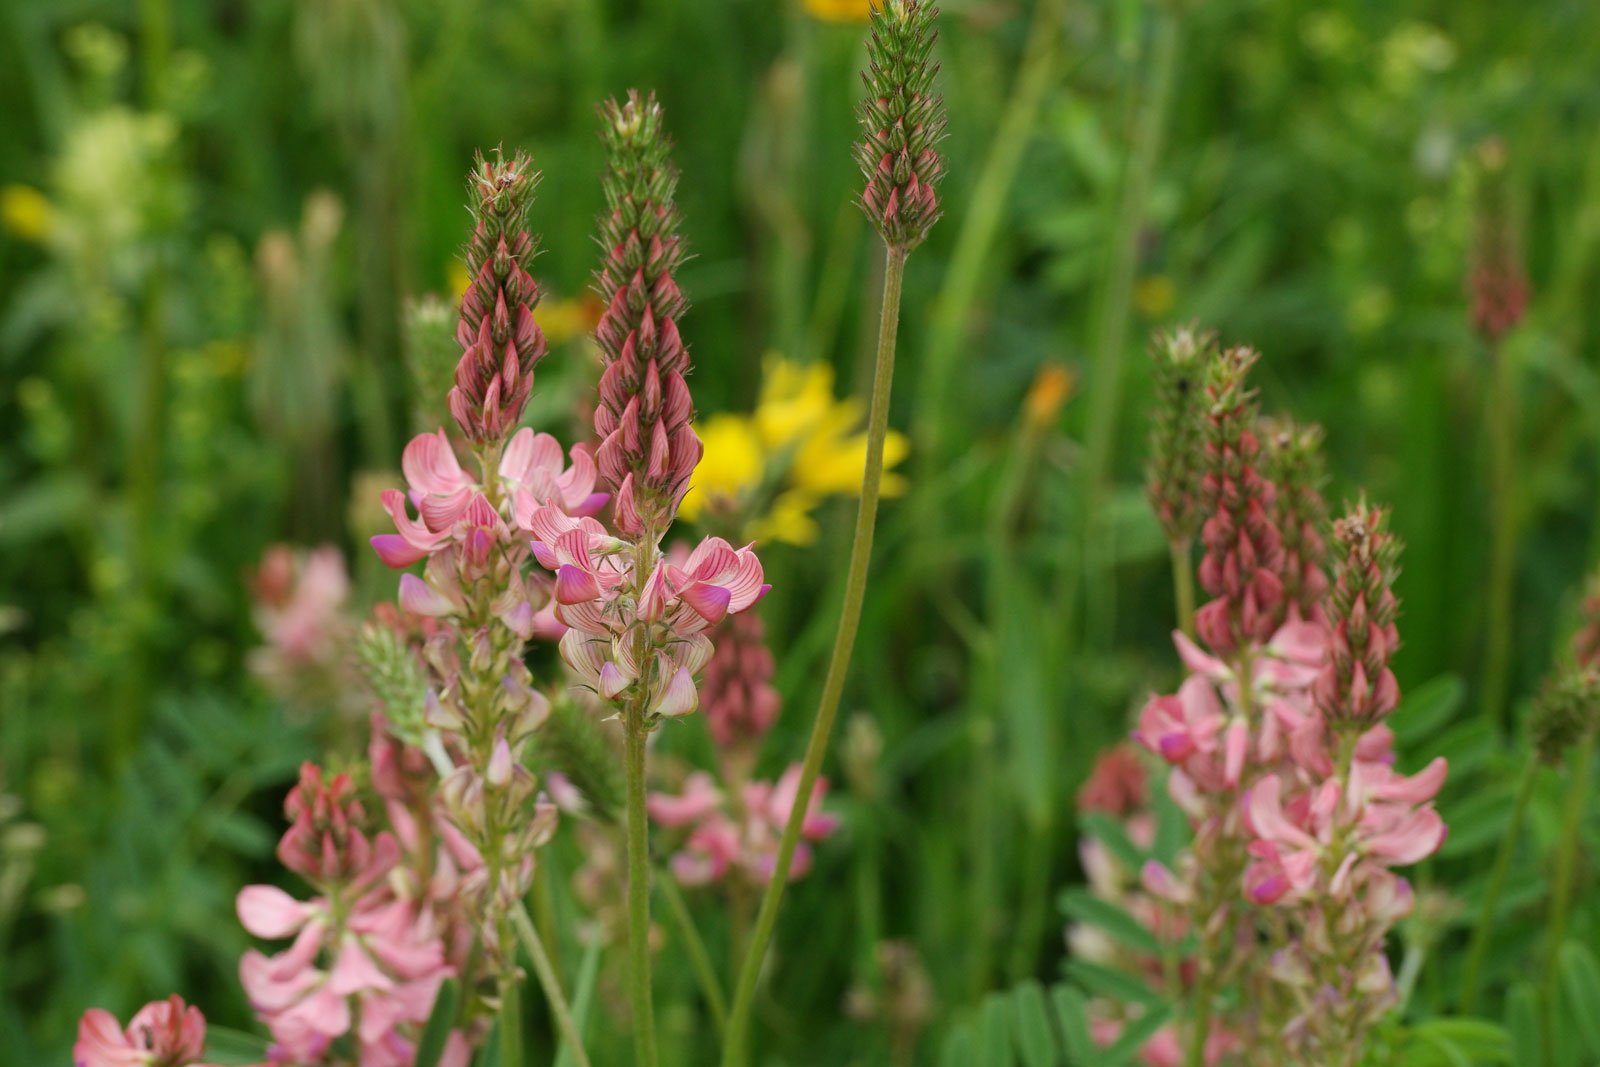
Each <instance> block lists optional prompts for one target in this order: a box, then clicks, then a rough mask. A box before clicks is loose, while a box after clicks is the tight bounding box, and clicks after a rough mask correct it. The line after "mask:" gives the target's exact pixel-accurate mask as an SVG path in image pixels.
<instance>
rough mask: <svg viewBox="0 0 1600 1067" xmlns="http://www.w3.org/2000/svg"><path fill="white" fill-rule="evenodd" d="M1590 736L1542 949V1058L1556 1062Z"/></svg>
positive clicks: (1566, 819)
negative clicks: (1559, 983) (1564, 947)
mask: <svg viewBox="0 0 1600 1067" xmlns="http://www.w3.org/2000/svg"><path fill="white" fill-rule="evenodd" d="M1594 745H1595V736H1594V734H1593V733H1591V734H1589V736H1587V737H1585V738H1584V739H1583V742H1582V743H1581V744H1580V745H1579V746H1578V751H1577V759H1575V760H1574V761H1573V764H1572V781H1571V783H1570V784H1569V785H1568V786H1567V802H1566V806H1565V809H1564V811H1563V814H1562V818H1561V837H1560V839H1559V841H1558V842H1557V844H1556V868H1555V871H1554V873H1553V874H1552V875H1551V878H1550V882H1551V885H1550V922H1549V925H1547V926H1546V927H1545V930H1546V934H1547V937H1548V942H1547V944H1546V946H1545V959H1544V981H1543V993H1544V995H1543V1004H1544V1006H1543V1010H1544V1013H1545V1020H1544V1026H1543V1028H1542V1029H1543V1030H1544V1033H1545V1043H1546V1048H1545V1058H1546V1059H1547V1060H1548V1061H1549V1062H1551V1063H1554V1062H1555V1050H1554V1049H1553V1048H1551V1047H1550V1042H1551V1041H1552V1040H1553V1027H1554V1025H1555V1000H1556V979H1557V961H1558V960H1559V959H1560V957H1561V943H1562V942H1563V941H1565V940H1566V937H1567V914H1568V912H1569V911H1570V910H1571V908H1572V881H1573V875H1574V873H1575V872H1576V870H1577V867H1578V838H1579V837H1580V836H1581V834H1580V831H1581V830H1582V829H1583V813H1584V809H1585V808H1586V807H1588V804H1589V787H1590V784H1591V782H1592V779H1593V772H1594Z"/></svg>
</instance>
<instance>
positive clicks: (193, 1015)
mask: <svg viewBox="0 0 1600 1067" xmlns="http://www.w3.org/2000/svg"><path fill="white" fill-rule="evenodd" d="M205 1044H206V1020H205V1016H203V1015H201V1014H200V1009H199V1008H195V1007H190V1006H188V1005H186V1004H184V1002H183V998H182V997H179V996H177V995H176V994H174V995H172V996H170V997H168V998H167V999H166V1000H157V1001H152V1002H151V1003H149V1004H146V1005H145V1006H144V1007H142V1008H140V1009H139V1011H138V1012H137V1013H136V1014H135V1015H134V1017H133V1018H132V1019H131V1020H130V1021H129V1023H128V1025H127V1028H126V1029H124V1028H123V1027H122V1025H121V1024H120V1023H118V1022H117V1019H116V1016H114V1015H112V1014H111V1013H110V1012H109V1011H105V1010H104V1009H101V1008H90V1009H89V1010H88V1011H86V1012H84V1013H83V1018H82V1019H81V1020H80V1021H79V1022H78V1040H77V1042H76V1043H75V1044H74V1045H73V1046H72V1063H73V1067H206V1065H205V1064H203V1063H201V1062H200V1057H201V1056H202V1055H204V1053H205Z"/></svg>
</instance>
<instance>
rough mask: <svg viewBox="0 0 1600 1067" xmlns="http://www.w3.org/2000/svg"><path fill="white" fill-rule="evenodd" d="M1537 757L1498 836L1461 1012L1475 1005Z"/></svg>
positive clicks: (1519, 785) (1470, 952)
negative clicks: (1498, 844)
mask: <svg viewBox="0 0 1600 1067" xmlns="http://www.w3.org/2000/svg"><path fill="white" fill-rule="evenodd" d="M1538 770H1539V757H1538V756H1537V755H1536V754H1534V753H1529V754H1528V763H1527V766H1525V767H1524V768H1523V769H1522V777H1521V778H1520V779H1519V780H1518V781H1517V793H1516V799H1514V800H1513V801H1512V802H1511V821H1510V822H1508V823H1506V832H1505V833H1504V834H1502V835H1501V836H1500V847H1499V849H1498V850H1497V851H1496V852H1495V857H1494V867H1493V868H1492V869H1491V870H1490V872H1489V888H1488V889H1487V890H1486V891H1485V892H1484V897H1483V907H1482V908H1480V909H1479V910H1478V923H1477V925H1476V926H1474V927H1473V928H1472V943H1471V947H1470V948H1469V949H1468V950H1467V963H1466V967H1465V969H1464V970H1463V972H1462V979H1461V1014H1462V1015H1471V1014H1472V1012H1473V1009H1475V1008H1476V1007H1477V1006H1478V988H1479V983H1480V982H1481V981H1482V976H1483V960H1484V956H1485V954H1486V953H1487V952H1488V950H1489V934H1490V932H1491V931H1492V930H1493V928H1494V917H1495V911H1496V910H1497V909H1498V907H1499V905H1500V894H1501V893H1502V892H1504V891H1505V884H1506V876H1507V875H1508V874H1510V872H1511V857H1512V854H1513V853H1514V852H1516V848H1517V838H1518V837H1519V836H1520V834H1521V832H1522V817H1523V816H1524V815H1525V814H1526V813H1527V810H1528V801H1529V800H1530V799H1531V798H1532V796H1533V783H1534V781H1535V780H1536V779H1537V777H1538Z"/></svg>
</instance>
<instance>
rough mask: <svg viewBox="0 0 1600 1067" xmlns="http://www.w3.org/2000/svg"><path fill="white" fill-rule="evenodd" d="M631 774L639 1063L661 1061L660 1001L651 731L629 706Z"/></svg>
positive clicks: (632, 961) (631, 916)
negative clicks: (655, 992)
mask: <svg viewBox="0 0 1600 1067" xmlns="http://www.w3.org/2000/svg"><path fill="white" fill-rule="evenodd" d="M623 732H624V733H625V734H626V735H627V738H626V745H625V749H626V751H625V765H626V773H627V779H628V972H629V973H628V994H629V997H630V999H631V1002H632V1006H633V1054H634V1061H635V1063H637V1064H638V1067H655V1063H656V1023H655V1005H654V1002H653V1001H652V999H651V995H650V835H649V825H648V823H647V822H646V821H645V810H644V760H645V739H646V737H647V733H646V730H645V724H644V720H643V716H642V715H641V714H640V712H639V710H638V709H637V708H629V709H628V710H627V711H626V712H625V713H624V717H623Z"/></svg>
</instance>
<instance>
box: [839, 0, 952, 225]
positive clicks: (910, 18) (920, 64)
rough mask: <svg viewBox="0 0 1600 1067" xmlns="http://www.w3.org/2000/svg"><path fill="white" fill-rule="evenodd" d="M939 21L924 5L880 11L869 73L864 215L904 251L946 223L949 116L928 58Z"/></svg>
mask: <svg viewBox="0 0 1600 1067" xmlns="http://www.w3.org/2000/svg"><path fill="white" fill-rule="evenodd" d="M938 15H939V11H938V9H937V8H934V7H930V6H928V5H926V4H924V3H922V2H921V0H884V2H883V4H882V5H880V6H878V7H877V8H875V9H874V10H873V13H872V35H871V36H870V37H869V38H868V40H867V57H868V65H867V70H865V71H863V72H862V75H861V78H862V81H864V82H866V86H867V96H866V99H865V100H864V101H863V102H862V104H861V107H860V110H859V113H858V115H857V118H858V119H859V120H860V123H861V131H862V137H861V140H860V141H858V142H856V148H855V154H856V163H857V164H858V165H859V166H860V168H861V174H862V177H863V178H865V179H866V184H865V186H864V187H863V189H862V190H861V201H860V203H861V210H862V211H863V212H865V213H866V216H867V219H868V221H870V222H871V223H872V225H873V226H874V227H875V228H876V229H877V231H878V233H879V235H880V236H882V238H883V242H884V244H886V245H888V246H889V247H890V248H892V249H897V250H899V251H901V252H907V251H910V250H911V249H913V248H915V247H916V246H917V245H919V244H921V243H922V241H923V239H924V238H926V237H927V236H928V231H929V230H930V229H931V228H932V227H933V224H934V223H935V222H937V221H939V214H940V211H939V196H938V191H937V187H938V184H939V180H940V179H941V178H943V177H944V160H943V159H942V158H941V157H940V155H939V151H938V144H939V142H940V140H942V139H943V137H944V128H945V114H944V101H943V99H942V98H940V97H939V96H937V95H936V94H935V93H934V92H933V79H934V75H936V74H937V73H938V72H939V66H938V64H937V63H933V62H931V61H930V60H929V58H928V54H929V52H930V51H931V50H932V48H933V43H934V40H935V39H936V38H937V37H938V32H937V31H936V30H935V29H934V22H935V20H936V19H937V18H938Z"/></svg>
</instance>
